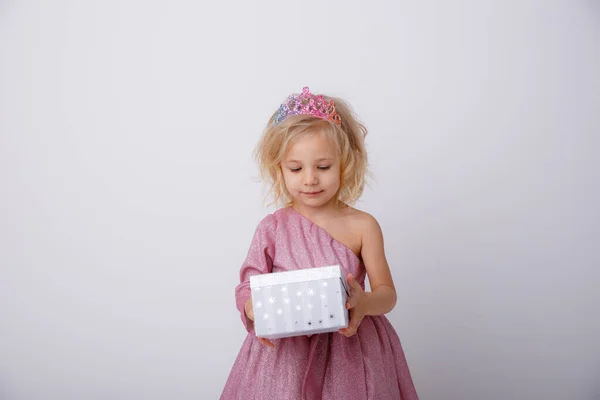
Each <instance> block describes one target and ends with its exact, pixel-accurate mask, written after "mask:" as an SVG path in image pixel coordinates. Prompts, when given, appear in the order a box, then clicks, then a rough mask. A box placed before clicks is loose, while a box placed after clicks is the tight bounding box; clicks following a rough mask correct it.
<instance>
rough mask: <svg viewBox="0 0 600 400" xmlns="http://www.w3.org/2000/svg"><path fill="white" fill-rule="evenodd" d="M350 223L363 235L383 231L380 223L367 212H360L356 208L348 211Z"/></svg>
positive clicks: (349, 208)
mask: <svg viewBox="0 0 600 400" xmlns="http://www.w3.org/2000/svg"><path fill="white" fill-rule="evenodd" d="M346 212H347V218H348V220H349V223H350V224H351V225H352V226H353V227H354V228H355V229H357V230H358V231H360V232H362V233H372V232H373V231H381V227H380V226H379V222H377V220H376V219H375V217H373V216H372V215H371V214H369V213H368V212H366V211H362V210H358V209H356V208H354V207H348V208H347V209H346Z"/></svg>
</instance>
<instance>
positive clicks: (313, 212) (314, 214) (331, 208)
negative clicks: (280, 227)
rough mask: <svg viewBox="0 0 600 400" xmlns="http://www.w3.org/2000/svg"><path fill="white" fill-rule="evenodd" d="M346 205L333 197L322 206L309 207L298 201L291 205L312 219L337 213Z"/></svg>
mask: <svg viewBox="0 0 600 400" xmlns="http://www.w3.org/2000/svg"><path fill="white" fill-rule="evenodd" d="M345 206H346V205H345V204H343V203H342V202H340V201H338V200H337V199H335V200H333V199H332V200H331V201H329V202H327V203H326V204H323V205H322V206H319V207H309V206H306V205H303V204H298V203H292V205H291V207H292V208H293V209H294V210H296V211H297V212H299V213H300V214H302V215H304V216H305V217H307V218H309V219H312V220H319V219H321V218H323V217H324V216H326V215H329V216H331V214H337V213H338V212H340V211H341V210H342V209H343V208H344V207H345Z"/></svg>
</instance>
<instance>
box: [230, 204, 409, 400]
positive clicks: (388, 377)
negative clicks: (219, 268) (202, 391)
mask: <svg viewBox="0 0 600 400" xmlns="http://www.w3.org/2000/svg"><path fill="white" fill-rule="evenodd" d="M332 264H339V265H340V266H341V267H342V272H343V273H344V274H345V275H347V274H348V273H350V272H351V273H353V274H354V275H355V277H356V280H357V281H358V282H359V283H360V285H361V286H362V287H363V288H364V280H365V275H366V271H365V268H364V265H363V264H362V262H361V261H360V259H359V258H358V257H357V256H356V255H355V254H354V253H353V252H352V250H351V249H349V248H348V247H346V246H345V245H344V244H342V243H341V242H338V241H336V240H335V239H333V238H332V237H331V236H330V235H329V234H328V233H327V232H326V231H325V230H324V229H322V228H321V227H319V226H318V225H315V224H314V223H312V222H311V221H310V220H308V219H307V218H305V217H304V216H302V215H301V214H299V213H298V212H297V211H295V210H293V209H292V208H283V209H280V210H278V211H276V212H275V213H273V214H270V215H268V216H267V217H265V218H264V219H263V220H262V221H261V223H260V224H259V226H258V228H257V229H256V232H255V236H254V238H253V240H252V244H251V246H250V250H249V252H248V256H247V258H246V260H245V262H244V264H243V265H242V269H241V271H240V278H241V283H240V284H239V285H238V286H237V287H236V290H235V295H236V304H237V308H238V310H239V311H240V313H241V318H242V323H243V324H244V326H245V327H246V329H247V330H248V335H247V337H246V339H245V341H244V343H243V344H242V348H241V350H240V352H239V354H238V356H237V359H236V360H235V363H234V365H233V367H232V369H231V373H230V375H229V378H228V379H227V382H226V384H225V388H224V390H223V393H222V395H221V399H226V400H229V399H244V400H246V399H256V400H261V399H265V400H266V399H268V400H273V399H276V400H298V399H308V400H313V399H324V400H328V399H344V400H353V399H357V400H358V399H360V400H365V399H377V400H387V399H394V400H398V399H402V400H416V399H418V396H417V393H416V391H415V388H414V385H413V382H412V378H411V376H410V372H409V369H408V365H407V363H406V359H405V357H404V352H403V351H402V347H401V345H400V340H399V339H398V336H397V334H396V332H395V330H394V328H393V327H392V325H391V324H390V322H389V321H388V319H387V318H386V317H385V316H375V317H373V316H367V317H365V318H364V319H363V321H362V323H361V325H360V327H359V328H358V332H357V334H355V335H354V336H351V337H349V338H347V337H345V336H343V335H342V334H340V333H338V332H333V333H324V334H317V335H312V336H297V337H291V338H283V339H276V340H273V342H274V343H275V348H274V349H273V348H268V347H266V346H263V345H262V344H261V343H260V342H259V341H258V339H257V338H256V336H255V334H254V330H253V323H252V321H250V320H248V319H247V318H246V316H245V314H244V304H245V302H246V300H247V299H248V298H250V287H249V278H250V276H251V275H254V274H262V273H269V272H279V271H290V270H296V269H301V268H310V267H320V266H324V265H332Z"/></svg>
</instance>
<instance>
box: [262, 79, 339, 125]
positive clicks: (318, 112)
mask: <svg viewBox="0 0 600 400" xmlns="http://www.w3.org/2000/svg"><path fill="white" fill-rule="evenodd" d="M290 115H312V116H315V117H317V118H321V119H325V120H328V121H331V122H333V123H334V124H336V125H341V124H342V117H340V115H339V114H338V113H337V112H336V111H335V104H334V102H333V100H330V101H329V103H327V101H326V100H325V99H324V98H323V96H322V95H318V96H315V95H313V94H312V93H311V92H310V91H309V90H308V87H306V86H305V87H303V88H302V93H300V94H292V95H290V96H289V97H288V98H287V99H286V100H285V101H284V102H283V103H282V104H281V106H279V110H277V114H276V115H275V119H274V120H273V124H274V125H278V124H280V123H281V122H282V121H283V120H284V119H286V118H287V117H288V116H290Z"/></svg>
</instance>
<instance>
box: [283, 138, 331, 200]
mask: <svg viewBox="0 0 600 400" xmlns="http://www.w3.org/2000/svg"><path fill="white" fill-rule="evenodd" d="M281 170H282V172H283V179H284V182H285V186H286V188H287V190H288V192H289V193H290V195H291V196H292V198H293V200H294V203H296V204H302V205H304V206H308V207H321V206H323V205H327V204H328V203H329V202H330V201H332V202H335V200H336V197H337V192H338V189H339V188H340V171H341V164H340V159H339V156H338V152H337V149H336V147H335V145H334V144H333V143H332V142H331V141H330V140H328V139H326V138H324V137H323V135H321V134H319V133H313V134H308V135H305V136H303V137H301V138H300V139H299V140H298V141H297V142H296V143H294V144H293V145H292V146H291V147H290V148H289V150H288V152H287V154H286V155H285V157H284V159H283V162H282V163H281Z"/></svg>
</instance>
